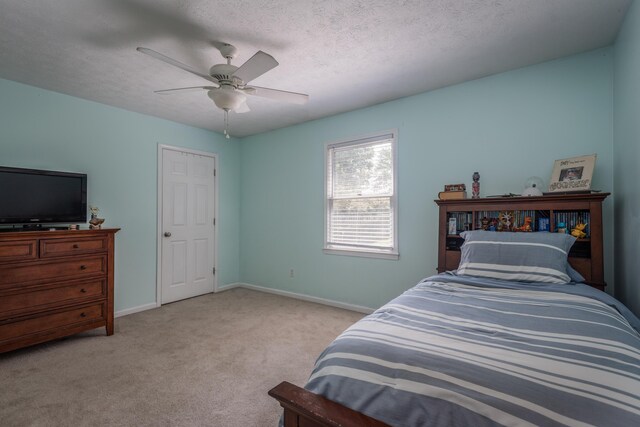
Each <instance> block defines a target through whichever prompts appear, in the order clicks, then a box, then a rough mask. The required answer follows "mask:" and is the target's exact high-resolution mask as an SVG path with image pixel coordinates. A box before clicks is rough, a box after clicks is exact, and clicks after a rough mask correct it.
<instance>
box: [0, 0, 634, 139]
mask: <svg viewBox="0 0 640 427" xmlns="http://www.w3.org/2000/svg"><path fill="white" fill-rule="evenodd" d="M630 1H631V0H404V1H390V0H326V1H310V0H298V1H291V0H288V1H284V0H237V1H215V0H209V1H207V0H177V1H176V0H173V1H171V0H156V1H153V0H55V1H52V0H21V1H16V0H0V77H2V78H5V79H9V80H14V81H18V82H22V83H27V84H30V85H34V86H38V87H42V88H45V89H49V90H53V91H56V92H61V93H66V94H69V95H73V96H76V97H80V98H85V99H89V100H93V101H97V102H101V103H104V104H108V105H113V106H116V107H121V108H125V109H128V110H131V111H137V112H140V113H144V114H150V115H153V116H158V117H162V118H166V119H169V120H174V121H176V122H181V123H185V124H188V125H193V126H197V127H201V128H206V129H211V130H215V131H218V132H221V131H222V129H223V127H224V125H223V113H222V111H221V110H218V109H217V108H215V106H214V105H213V103H212V102H211V100H210V99H209V98H208V97H207V95H206V92H204V91H202V92H188V93H180V94H173V95H164V96H162V95H157V94H154V93H153V91H154V90H158V89H169V88H175V87H184V86H198V85H202V84H206V83H207V82H206V81H205V80H203V79H200V78H199V77H196V76H193V75H190V74H188V73H186V72H183V71H181V70H179V69H174V68H172V67H171V66H169V65H166V64H164V63H161V62H158V61H156V60H154V59H153V58H150V57H148V56H146V55H142V54H140V53H139V52H136V47H137V46H144V47H149V48H151V49H154V50H156V51H159V52H162V53H164V54H166V55H168V56H171V57H173V58H175V59H178V60H180V61H182V62H184V63H187V64H190V65H192V66H193V67H195V68H197V69H199V70H202V71H203V72H206V71H207V70H208V68H209V67H210V66H211V65H213V64H217V63H221V62H224V60H223V59H222V57H221V56H220V54H219V52H218V51H217V50H216V49H215V47H214V46H213V43H212V42H214V41H223V42H228V43H231V44H233V45H235V46H236V47H237V48H238V50H239V54H238V57H237V58H236V59H235V60H234V61H233V63H234V64H235V65H240V64H242V63H243V62H244V61H246V60H247V59H249V58H250V57H251V56H252V55H253V54H254V53H255V52H256V51H257V50H263V51H265V52H268V53H270V54H271V55H273V56H274V57H275V58H276V59H277V60H278V62H279V63H280V65H279V66H278V67H276V68H275V69H273V70H271V71H270V72H268V73H267V74H264V75H263V76H261V77H259V78H257V79H256V80H254V81H253V82H252V83H253V84H255V85H258V86H265V87H272V88H276V89H282V90H288V91H294V92H303V93H308V94H309V95H310V101H309V103H308V104H307V105H304V106H300V105H289V104H284V103H280V102H277V101H272V100H267V99H260V98H255V97H251V98H250V99H249V100H248V103H249V106H250V107H251V110H252V111H251V112H249V113H245V114H241V115H240V114H235V113H232V114H231V115H230V122H231V131H232V134H233V135H234V136H246V135H252V134H255V133H260V132H264V131H267V130H270V129H276V128H280V127H285V126H289V125H292V124H295V123H300V122H304V121H307V120H312V119H317V118H320V117H324V116H329V115H333V114H337V113H341V112H345V111H349V110H353V109H357V108H362V107H365V106H370V105H374V104H378V103H381V102H384V101H388V100H392V99H396V98H400V97H403V96H407V95H413V94H417V93H421V92H425V91H428V90H432V89H436V88H439V87H444V86H447V85H451V84H455V83H459V82H462V81H467V80H472V79H475V78H479V77H483V76H487V75H490V74H494V73H498V72H502V71H506V70H510V69H514V68H518V67H522V66H526V65H530V64H534V63H538V62H543V61H547V60H550V59H554V58H558V57H561V56H565V55H569V54H573V53H578V52H583V51H586V50H590V49H594V48H598V47H601V46H606V45H608V44H611V43H612V42H613V41H614V39H615V36H616V34H617V32H618V29H619V27H620V25H621V22H622V19H623V18H624V14H625V13H626V11H627V8H628V6H629V4H630ZM0 96H2V94H0Z"/></svg>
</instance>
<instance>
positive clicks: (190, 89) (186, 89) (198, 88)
mask: <svg viewBox="0 0 640 427" xmlns="http://www.w3.org/2000/svg"><path fill="white" fill-rule="evenodd" d="M202 89H205V90H211V89H217V86H192V87H179V88H176V89H163V90H154V91H153V93H158V94H160V95H167V94H171V93H173V92H195V91H201V90H202Z"/></svg>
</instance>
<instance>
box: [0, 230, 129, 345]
mask: <svg viewBox="0 0 640 427" xmlns="http://www.w3.org/2000/svg"><path fill="white" fill-rule="evenodd" d="M118 230H119V229H117V228H113V229H102V230H63V231H16V232H13V231H11V232H0V352H6V351H9V350H14V349H17V348H21V347H26V346H29V345H32V344H37V343H41V342H45V341H49V340H52V339H55V338H60V337H64V336H67V335H72V334H75V333H78V332H81V331H85V330H89V329H94V328H97V327H101V326H105V327H106V332H107V335H113V265H114V258H113V256H114V236H115V233H116V232H118Z"/></svg>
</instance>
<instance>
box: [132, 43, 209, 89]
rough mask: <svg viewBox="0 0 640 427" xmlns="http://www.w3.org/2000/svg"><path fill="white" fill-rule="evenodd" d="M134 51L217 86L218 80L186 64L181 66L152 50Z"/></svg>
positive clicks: (144, 48) (177, 62)
mask: <svg viewBox="0 0 640 427" xmlns="http://www.w3.org/2000/svg"><path fill="white" fill-rule="evenodd" d="M136 50H137V51H138V52H141V53H144V54H145V55H149V56H151V57H152V58H155V59H158V60H160V61H162V62H166V63H167V64H169V65H173V66H174V67H178V68H180V69H181V70H184V71H186V72H188V73H191V74H195V75H196V76H198V77H202V78H203V79H206V80H209V81H210V82H212V83H215V84H218V80H216V79H214V78H213V77H211V76H210V75H208V74H204V73H201V72H200V71H198V70H196V69H194V68H193V67H191V66H189V65H187V64H183V63H182V62H180V61H176V60H175V59H173V58H169V57H168V56H166V55H163V54H161V53H160V52H156V51H155V50H153V49H148V48H146V47H139V48H137V49H136Z"/></svg>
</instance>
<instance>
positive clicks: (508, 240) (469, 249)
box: [457, 230, 576, 283]
mask: <svg viewBox="0 0 640 427" xmlns="http://www.w3.org/2000/svg"><path fill="white" fill-rule="evenodd" d="M460 235H461V236H462V237H464V244H463V245H462V249H461V250H462V254H461V257H460V266H459V267H458V271H457V274H459V275H463V276H479V277H487V278H492V279H502V280H512V281H516V282H543V283H569V282H571V279H570V278H569V276H568V274H567V266H568V263H567V255H568V253H569V249H570V248H571V245H573V242H575V240H576V238H575V237H573V236H571V235H568V234H561V233H545V232H540V233H510V232H494V231H483V230H476V231H465V232H464V233H462V234H460Z"/></svg>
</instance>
